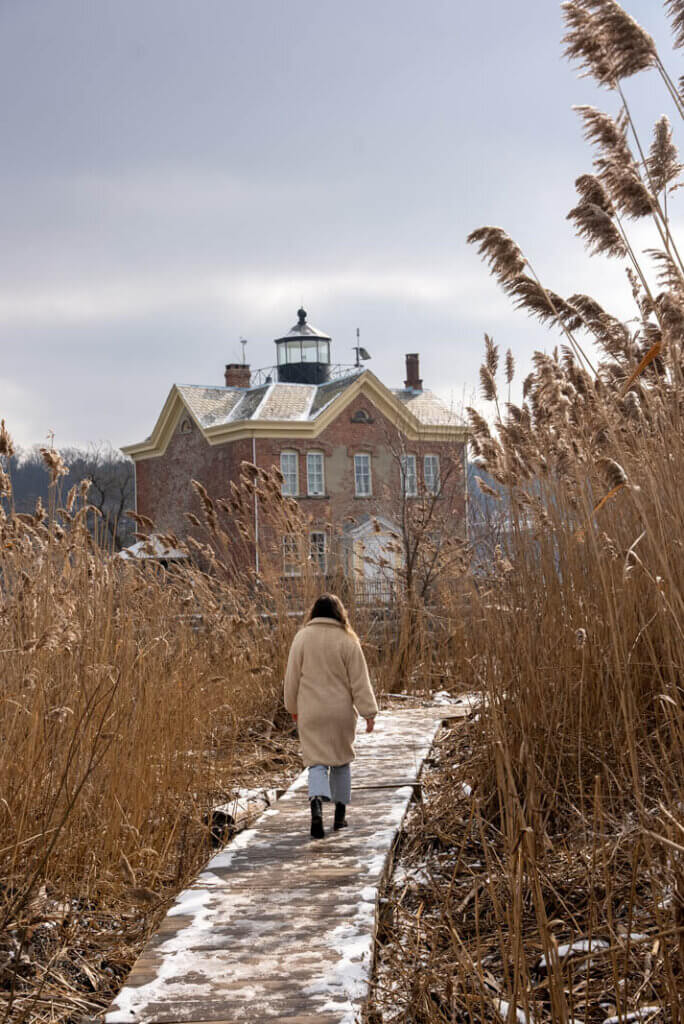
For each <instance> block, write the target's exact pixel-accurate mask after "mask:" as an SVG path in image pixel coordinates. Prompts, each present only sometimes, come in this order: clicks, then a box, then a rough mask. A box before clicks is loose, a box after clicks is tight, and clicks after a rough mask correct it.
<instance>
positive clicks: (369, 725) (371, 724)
mask: <svg viewBox="0 0 684 1024" xmlns="http://www.w3.org/2000/svg"><path fill="white" fill-rule="evenodd" d="M374 728H375V715H373V717H372V718H367V719H366V732H373V729H374Z"/></svg>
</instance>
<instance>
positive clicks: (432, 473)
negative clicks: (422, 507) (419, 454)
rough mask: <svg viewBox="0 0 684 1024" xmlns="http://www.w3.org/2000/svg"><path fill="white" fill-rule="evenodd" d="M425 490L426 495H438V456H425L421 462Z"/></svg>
mask: <svg viewBox="0 0 684 1024" xmlns="http://www.w3.org/2000/svg"><path fill="white" fill-rule="evenodd" d="M423 476H424V478H425V490H426V491H427V492H428V494H439V486H440V480H439V455H426V456H425V459H424V460H423Z"/></svg>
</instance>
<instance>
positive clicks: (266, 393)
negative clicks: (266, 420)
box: [249, 381, 279, 420]
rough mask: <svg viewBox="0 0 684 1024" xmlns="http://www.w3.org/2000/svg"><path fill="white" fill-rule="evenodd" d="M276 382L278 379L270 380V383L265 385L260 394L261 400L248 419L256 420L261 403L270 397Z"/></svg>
mask: <svg viewBox="0 0 684 1024" xmlns="http://www.w3.org/2000/svg"><path fill="white" fill-rule="evenodd" d="M278 383H279V382H278V381H272V382H271V383H270V384H268V385H267V387H266V390H265V391H264V393H263V395H262V396H261V401H260V402H259V404H258V405H257V407H256V409H255V410H254V411H253V413H252V415H251V416H250V417H249V418H250V420H256V419H258V418H259V412H260V411H261V407H262V405H263V404H264V402H265V401H266V400H267V399H268V398H270V396H271V394H272V393H273V389H274V388H275V387H276V386H277V384H278Z"/></svg>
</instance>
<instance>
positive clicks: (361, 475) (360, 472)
mask: <svg viewBox="0 0 684 1024" xmlns="http://www.w3.org/2000/svg"><path fill="white" fill-rule="evenodd" d="M354 482H355V484H356V496H357V498H367V497H368V496H369V495H370V493H371V457H370V455H366V454H365V453H364V454H361V455H355V456H354Z"/></svg>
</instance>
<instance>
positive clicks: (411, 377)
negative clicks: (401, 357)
mask: <svg viewBox="0 0 684 1024" xmlns="http://www.w3.org/2000/svg"><path fill="white" fill-rule="evenodd" d="M419 373H420V365H419V358H418V353H417V352H408V353H407V354H406V380H405V381H404V387H407V388H411V390H413V391H422V390H423V382H422V380H421V379H420V377H419V376H418V374H419Z"/></svg>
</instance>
